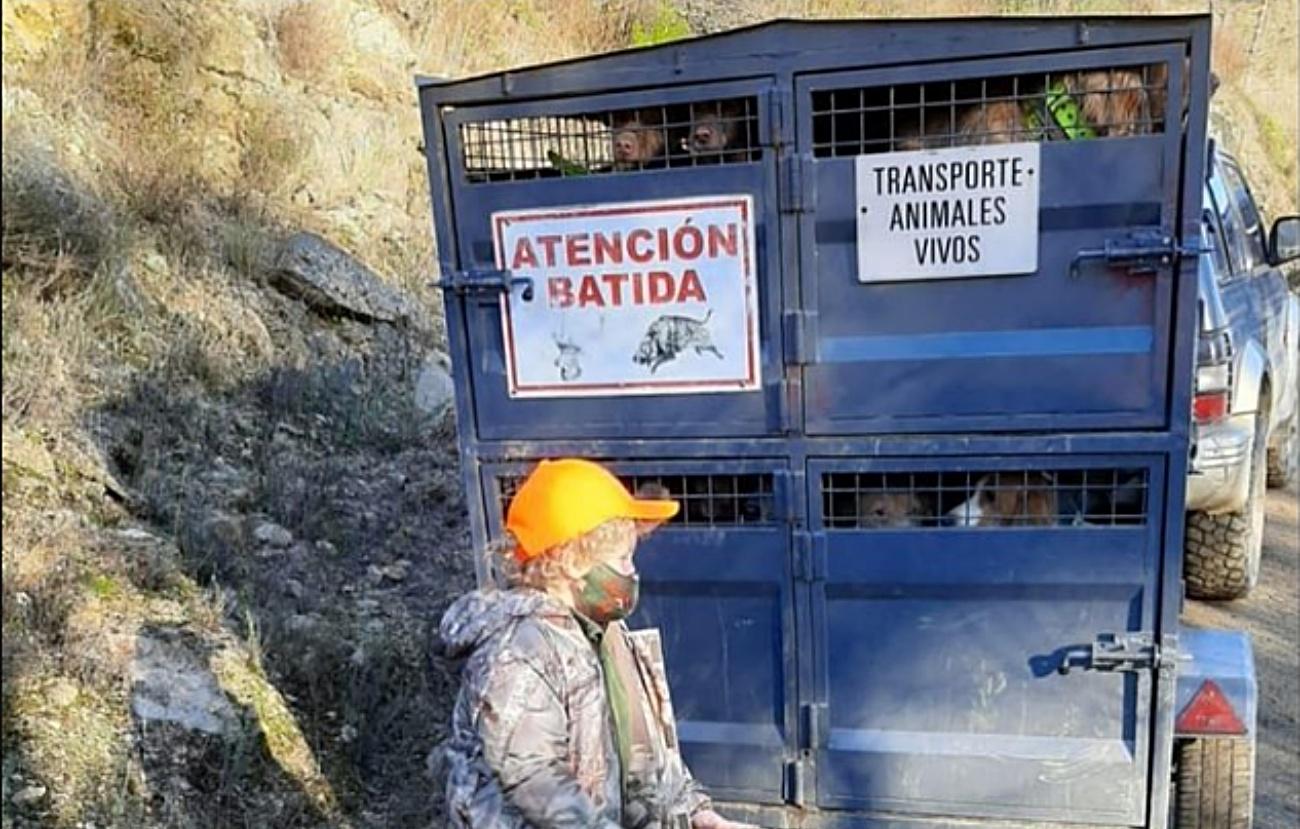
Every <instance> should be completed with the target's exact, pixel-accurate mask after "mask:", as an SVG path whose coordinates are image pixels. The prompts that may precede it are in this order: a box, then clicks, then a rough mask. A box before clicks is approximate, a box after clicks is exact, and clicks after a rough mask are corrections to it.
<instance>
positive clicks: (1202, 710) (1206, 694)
mask: <svg viewBox="0 0 1300 829" xmlns="http://www.w3.org/2000/svg"><path fill="white" fill-rule="evenodd" d="M1174 727H1175V728H1176V729H1177V730H1178V731H1180V732H1183V733H1185V734H1187V733H1190V734H1245V733H1246V726H1245V725H1243V724H1242V722H1241V719H1240V718H1239V717H1238V716H1237V712H1236V711H1233V710H1232V703H1230V702H1228V697H1227V695H1225V694H1224V693H1223V690H1222V689H1220V688H1219V685H1218V683H1216V682H1215V681H1214V680H1212V679H1207V680H1205V681H1204V682H1202V683H1201V687H1200V688H1199V689H1197V691H1196V693H1195V694H1194V695H1193V696H1192V699H1191V702H1189V703H1187V707H1186V708H1184V709H1183V712H1182V713H1181V714H1179V715H1178V722H1177V723H1176V724H1175V726H1174Z"/></svg>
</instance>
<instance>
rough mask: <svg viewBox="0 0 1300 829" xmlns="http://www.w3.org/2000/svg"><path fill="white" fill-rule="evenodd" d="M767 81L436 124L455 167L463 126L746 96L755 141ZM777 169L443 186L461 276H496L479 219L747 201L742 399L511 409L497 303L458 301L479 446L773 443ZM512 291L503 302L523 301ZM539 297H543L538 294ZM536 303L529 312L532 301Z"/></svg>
mask: <svg viewBox="0 0 1300 829" xmlns="http://www.w3.org/2000/svg"><path fill="white" fill-rule="evenodd" d="M771 85H772V84H771V81H770V80H764V81H752V82H743V83H728V84H714V85H711V86H704V87H692V88H690V89H685V90H677V91H674V92H670V93H665V92H658V93H633V94H624V95H619V96H618V97H617V98H616V99H609V98H599V97H595V98H575V99H570V100H565V101H564V102H562V103H557V102H554V101H548V102H545V103H521V104H510V105H504V106H502V105H497V106H485V107H474V108H469V109H460V110H456V111H455V112H454V113H453V114H451V115H450V116H449V117H448V119H447V125H448V131H447V136H446V137H447V144H448V154H449V156H450V157H452V158H459V157H460V152H461V150H460V143H459V137H458V134H457V129H456V127H457V126H458V125H460V124H463V123H469V122H476V121H484V120H493V119H507V118H522V117H528V116H534V115H539V114H546V115H562V114H564V113H581V112H600V111H606V110H613V109H625V108H630V107H635V106H637V105H646V106H650V105H654V106H663V105H666V104H671V103H676V102H678V101H692V100H700V99H705V100H708V99H710V98H719V99H721V98H730V97H735V96H741V95H748V96H754V97H755V98H756V99H757V100H758V101H759V105H758V109H757V114H758V131H759V135H766V134H768V132H769V131H770V129H771V125H770V121H769V119H770V109H769V106H768V105H767V103H766V102H767V101H768V95H769V93H770V91H771ZM775 171H776V162H775V156H774V154H773V153H772V152H770V151H767V152H766V153H765V157H764V160H763V161H762V162H761V163H759V162H755V163H747V164H725V165H715V166H707V167H693V168H678V169H667V170H647V171H640V172H627V173H619V174H618V175H615V176H608V175H596V176H577V177H569V178H541V179H534V180H528V181H512V182H494V183H473V184H470V183H467V182H465V180H464V176H459V177H457V178H456V179H454V181H453V185H452V191H453V196H454V200H455V204H456V239H457V245H458V248H459V250H460V251H461V252H462V256H461V263H462V267H463V268H465V269H467V270H476V269H478V270H491V269H492V268H494V267H495V262H494V256H493V248H492V230H491V221H490V218H491V216H492V214H493V213H494V212H496V211H501V210H518V209H526V208H541V207H556V206H564V207H573V206H580V205H593V204H600V203H602V202H612V201H617V202H629V201H649V200H656V199H671V198H684V197H690V196H704V195H717V194H750V195H752V196H753V198H754V212H755V234H756V236H755V250H756V255H757V258H758V262H759V266H760V267H759V269H758V289H759V291H758V296H759V302H760V320H759V328H760V332H759V333H760V342H761V344H762V377H763V387H762V388H761V389H760V390H758V391H753V392H746V393H741V394H704V395H665V396H656V395H647V396H637V397H606V398H602V399H601V400H600V403H599V405H592V402H591V400H590V399H579V398H565V399H512V398H511V397H510V396H509V394H508V391H507V384H506V361H505V348H504V341H503V337H502V328H501V311H500V305H499V302H498V297H497V295H496V294H482V295H480V296H477V297H473V296H471V297H467V298H462V299H459V300H458V301H457V304H458V306H459V307H460V308H461V309H462V313H463V315H464V323H465V330H466V334H467V337H468V340H469V349H470V350H469V353H470V354H472V355H473V358H472V359H471V360H468V361H467V364H468V370H469V373H470V386H471V387H472V389H473V395H474V415H475V426H476V429H477V432H478V436H479V437H480V438H481V439H485V440H490V439H503V438H563V437H572V436H575V435H583V436H586V437H591V438H601V437H621V436H627V435H656V436H662V437H673V436H696V437H700V436H734V435H760V434H773V433H777V432H779V431H780V430H781V407H782V392H783V390H784V386H783V383H782V377H783V373H784V372H783V369H782V335H781V326H780V325H779V324H778V321H779V320H780V316H781V266H780V240H779V235H778V233H777V230H776V229H777V226H778V220H777V215H778V214H777V209H776V172H775ZM523 290H524V288H523V287H522V286H520V287H517V288H516V289H515V290H514V292H513V294H512V300H511V301H512V302H520V301H522V299H521V296H522V293H523ZM537 295H538V297H540V296H541V295H542V291H541V290H540V288H539V289H538V291H537ZM537 301H540V299H539V300H537Z"/></svg>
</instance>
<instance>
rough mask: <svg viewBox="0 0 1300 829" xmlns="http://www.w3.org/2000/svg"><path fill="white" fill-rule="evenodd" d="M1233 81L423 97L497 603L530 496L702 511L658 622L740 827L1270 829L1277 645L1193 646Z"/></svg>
mask: <svg viewBox="0 0 1300 829" xmlns="http://www.w3.org/2000/svg"><path fill="white" fill-rule="evenodd" d="M1209 44H1210V21H1209V18H1208V17H1206V16H1182V17H1159V18H1089V19H1074V18H1053V19H978V20H975V19H972V20H960V21H955V20H952V21H935V20H928V21H919V20H918V21H888V22H885V21H834V22H796V21H774V22H771V23H767V24H764V25H760V26H756V27H753V28H748V29H742V30H737V31H734V32H729V33H725V34H721V35H717V36H713V37H707V38H700V39H695V40H688V41H683V42H679V43H674V44H668V45H663V46H657V47H652V48H648V49H639V50H632V51H627V52H620V53H615V54H609V55H601V56H595V57H591V58H584V59H580V60H571V61H566V62H561V63H555V64H550V65H545V66H539V67H530V68H526V69H520V70H516V71H509V72H501V73H496V74H492V75H488V76H484V77H479V78H472V79H468V80H460V81H454V82H442V81H434V80H431V79H422V80H421V81H420V82H419V96H420V103H421V108H422V113H423V118H424V132H425V142H426V145H425V146H426V152H427V155H428V170H429V177H430V181H431V184H432V194H433V208H434V220H435V228H436V233H437V240H438V251H439V254H438V258H439V265H440V267H441V277H440V284H441V286H442V287H443V289H444V293H443V296H444V299H445V312H446V322H447V336H448V341H449V344H450V348H451V354H452V362H453V371H454V376H455V380H456V387H457V396H456V415H457V418H458V423H459V435H460V448H461V461H462V465H463V475H464V485H465V488H466V491H467V494H468V503H469V505H470V507H469V508H470V518H471V526H472V530H473V539H474V544H475V548H476V549H477V550H478V551H480V560H479V562H478V565H479V569H478V572H479V576H480V579H482V580H487V579H489V578H490V572H489V567H488V562H487V560H486V558H485V557H484V554H483V551H485V550H486V549H487V547H488V545H489V543H490V542H491V541H492V540H493V539H495V538H497V537H499V534H500V532H501V527H502V523H503V520H502V518H503V507H504V504H505V503H506V501H507V500H508V497H509V495H510V493H511V492H512V487H513V486H514V485H515V483H516V482H517V481H518V480H519V479H520V477H521V476H522V475H523V474H524V473H525V472H526V470H527V469H528V468H529V466H530V465H531V464H532V463H534V462H536V461H537V460H539V459H542V458H547V457H554V456H560V455H580V456H587V457H592V458H596V459H600V460H602V461H604V462H606V463H608V464H609V465H610V466H611V467H612V468H614V469H615V470H616V471H617V472H618V473H619V474H620V475H621V476H623V477H624V479H625V480H626V481H627V482H628V483H629V485H630V486H633V487H640V486H644V485H647V484H653V485H655V486H658V487H663V488H666V489H667V490H668V491H669V492H670V493H671V494H672V495H673V496H674V497H676V498H678V499H680V500H682V501H683V503H684V509H683V511H682V513H681V515H680V516H679V517H678V518H677V519H675V521H674V522H673V523H672V524H670V525H669V526H668V527H667V528H665V529H664V530H663V531H661V532H660V533H658V534H656V535H655V536H653V537H652V539H651V540H649V541H648V542H647V543H646V545H645V549H644V550H643V552H642V553H640V554H639V561H640V567H641V570H642V573H643V600H642V604H641V607H640V610H639V611H638V613H637V615H636V617H635V618H634V620H633V622H634V626H635V625H647V626H657V627H659V628H661V629H662V632H663V639H664V645H665V649H666V655H667V660H668V663H669V664H668V669H669V677H670V682H671V685H672V692H673V695H674V700H675V705H676V709H677V713H678V717H679V731H680V736H681V739H682V744H683V752H684V754H685V756H686V759H687V761H688V763H689V764H690V765H691V767H692V769H693V770H694V772H695V773H696V775H697V776H698V777H699V778H701V779H702V780H703V781H704V782H705V783H706V784H707V785H708V787H709V788H710V789H711V791H712V792H713V793H714V794H715V796H716V797H717V798H718V799H719V800H721V801H724V802H727V803H728V804H729V806H730V807H731V810H732V812H733V813H736V814H739V815H742V816H747V817H749V818H750V819H753V820H755V821H760V822H762V823H763V824H764V825H767V826H811V827H819V826H825V827H841V826H843V827H912V828H919V827H950V826H958V825H960V826H972V825H985V826H990V827H994V826H996V827H1012V826H1057V825H1067V824H1068V825H1075V824H1088V825H1099V826H1144V827H1157V826H1164V825H1167V824H1169V825H1176V826H1179V827H1191V826H1205V827H1210V826H1214V827H1218V826H1224V827H1228V826H1232V827H1238V826H1246V825H1248V824H1249V820H1250V812H1249V799H1250V785H1251V784H1250V780H1251V772H1250V761H1251V759H1252V757H1253V745H1254V743H1253V731H1254V706H1255V686H1254V673H1253V665H1252V657H1251V654H1250V647H1249V641H1248V640H1247V639H1246V637H1245V636H1244V635H1242V634H1238V633H1230V632H1217V633H1214V632H1197V633H1192V632H1188V631H1180V628H1179V619H1178V614H1179V609H1180V604H1181V601H1182V584H1181V581H1180V573H1181V550H1182V548H1183V545H1182V533H1183V519H1184V501H1183V498H1184V482H1185V481H1186V477H1187V458H1188V433H1189V415H1190V406H1191V380H1192V373H1193V351H1194V341H1195V337H1196V331H1197V313H1198V310H1197V272H1196V269H1197V267H1198V256H1197V255H1196V254H1197V253H1198V244H1199V240H1200V234H1199V227H1200V216H1201V213H1200V211H1201V206H1200V200H1199V199H1200V194H1201V191H1202V182H1203V180H1204V176H1205V158H1204V154H1205V144H1206V135H1205V131H1206V101H1207V84H1208V74H1209V73H1208V64H1209ZM1176 748H1177V751H1176ZM1177 758H1181V761H1179V760H1178V759H1177ZM1176 780H1177V781H1178V785H1175V781H1176ZM1224 781H1227V782H1226V783H1225V782H1224ZM1242 781H1245V782H1244V783H1243V782H1242ZM1175 792H1176V798H1175V797H1174V796H1173V793H1175ZM1175 800H1176V801H1177V802H1176V803H1175V802H1174V801H1175Z"/></svg>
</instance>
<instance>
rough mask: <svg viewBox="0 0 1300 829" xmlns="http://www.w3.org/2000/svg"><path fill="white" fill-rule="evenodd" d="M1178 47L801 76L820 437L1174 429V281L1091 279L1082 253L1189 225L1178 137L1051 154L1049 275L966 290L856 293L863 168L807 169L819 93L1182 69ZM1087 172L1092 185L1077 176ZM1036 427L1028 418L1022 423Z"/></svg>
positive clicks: (1104, 274)
mask: <svg viewBox="0 0 1300 829" xmlns="http://www.w3.org/2000/svg"><path fill="white" fill-rule="evenodd" d="M1180 54H1181V52H1180V51H1178V50H1175V49H1173V48H1170V47H1162V48H1146V49H1133V50H1100V51H1094V52H1089V53H1084V54H1082V55H1081V54H1079V53H1067V54H1061V55H1057V56H1052V57H1051V58H1035V59H1033V60H1032V61H1027V60H1025V59H1015V60H1006V59H1004V60H995V61H985V62H973V63H969V64H962V65H960V66H952V65H944V64H939V65H931V66H926V67H923V68H918V67H911V66H909V67H905V68H904V67H897V68H891V69H884V70H873V71H866V72H857V73H834V74H829V75H823V74H815V75H808V76H804V77H802V78H801V79H800V81H799V84H798V89H799V93H798V95H797V100H798V101H799V102H801V104H804V107H805V108H804V110H803V111H802V112H801V113H800V118H799V122H798V123H799V129H800V136H799V145H800V149H801V152H803V153H804V154H805V157H806V159H807V160H805V163H808V164H812V165H813V166H814V167H815V171H814V174H813V175H814V176H815V180H816V186H815V193H816V205H815V208H814V210H813V211H812V212H811V213H810V214H809V215H808V216H807V217H805V218H804V220H803V222H804V230H805V233H808V234H809V235H811V236H812V238H813V239H815V240H816V244H815V245H806V246H804V247H803V248H802V250H801V253H802V257H803V259H802V272H803V273H804V274H806V275H811V276H812V278H807V277H805V278H804V279H803V280H802V281H801V288H802V290H803V295H804V296H803V302H804V305H805V306H806V307H809V308H811V309H813V310H814V311H815V313H816V346H815V348H814V349H813V356H812V358H811V359H810V364H809V365H808V366H807V367H806V368H805V371H804V389H805V401H806V410H805V416H806V418H807V429H808V431H809V432H811V433H820V434H826V433H860V432H887V433H897V432H907V431H933V432H949V431H969V430H971V429H984V430H990V431H1004V430H1019V429H1050V430H1061V429H1080V428H1089V429H1092V428H1115V427H1121V428H1134V427H1153V426H1158V425H1160V424H1162V423H1163V422H1164V420H1165V416H1166V409H1165V404H1166V396H1165V378H1166V376H1167V368H1168V347H1169V338H1168V333H1169V320H1170V315H1171V313H1172V300H1173V294H1172V284H1173V275H1172V272H1171V270H1170V269H1169V268H1162V269H1160V270H1159V271H1158V272H1157V273H1154V274H1150V275H1145V276H1130V275H1128V274H1127V273H1126V272H1124V271H1107V270H1106V269H1105V268H1089V269H1086V270H1085V271H1083V272H1082V274H1081V275H1078V276H1075V275H1072V274H1071V261H1072V260H1073V258H1074V255H1075V253H1076V252H1077V251H1079V250H1083V249H1085V248H1090V247H1097V246H1099V245H1102V244H1104V243H1105V241H1106V240H1107V239H1113V238H1118V237H1121V236H1123V235H1125V234H1126V233H1128V232H1130V231H1132V230H1133V229H1134V228H1135V227H1140V226H1147V227H1166V228H1172V227H1173V226H1174V225H1175V224H1176V211H1177V200H1178V189H1177V188H1178V177H1177V176H1176V175H1170V174H1169V171H1170V170H1171V169H1172V170H1175V171H1176V170H1177V169H1178V168H1179V167H1180V152H1181V150H1180V142H1179V140H1178V135H1177V134H1176V133H1173V132H1171V133H1169V134H1161V135H1153V136H1143V137H1137V138H1130V139H1111V140H1107V141H1101V142H1060V143H1047V144H1044V145H1043V146H1042V148H1041V152H1042V171H1041V192H1040V204H1039V207H1040V229H1039V268H1038V271H1037V273H1034V274H1029V275H1022V276H1009V277H984V278H978V279H968V280H942V281H921V282H906V283H886V284H862V283H859V282H858V280H857V238H856V233H855V230H854V226H855V225H854V221H855V220H854V217H855V212H856V202H855V188H854V163H855V159H854V158H853V157H821V158H811V153H812V139H813V134H812V130H813V126H812V114H811V111H810V107H808V106H807V102H808V101H810V100H811V98H810V95H811V93H812V92H814V91H816V90H830V89H841V88H850V89H852V88H857V87H875V86H885V85H889V84H893V83H915V82H918V81H925V80H931V79H942V80H953V79H959V78H963V77H986V76H996V75H1000V74H1008V73H1015V72H1023V71H1026V69H1027V68H1028V67H1031V66H1032V69H1033V71H1036V72H1046V71H1052V70H1053V69H1054V68H1056V67H1060V68H1061V69H1064V68H1066V67H1068V68H1069V69H1077V68H1079V67H1080V66H1089V65H1091V66H1097V65H1102V66H1121V65H1136V64H1145V63H1153V62H1157V61H1168V62H1172V61H1176V60H1178V58H1179V56H1180ZM1081 170H1087V171H1088V174H1087V175H1085V176H1081V175H1080V174H1079V173H1080V171H1081ZM1027 415H1028V416H1032V417H1033V419H1032V420H1025V416H1027Z"/></svg>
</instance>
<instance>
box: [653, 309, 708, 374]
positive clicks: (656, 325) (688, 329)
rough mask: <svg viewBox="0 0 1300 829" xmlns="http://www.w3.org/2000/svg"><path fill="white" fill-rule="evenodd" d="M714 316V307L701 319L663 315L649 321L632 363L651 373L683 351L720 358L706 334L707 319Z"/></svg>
mask: <svg viewBox="0 0 1300 829" xmlns="http://www.w3.org/2000/svg"><path fill="white" fill-rule="evenodd" d="M712 316H713V309H709V312H708V313H707V314H705V315H704V319H693V318H691V317H682V316H677V315H676V314H664V315H663V316H661V317H659V318H658V319H656V320H655V321H654V322H652V323H650V327H649V328H647V329H646V332H645V337H643V338H642V340H641V344H640V345H639V346H638V347H637V350H636V354H634V355H632V362H634V363H636V364H637V365H642V366H649V367H650V373H651V374H654V373H655V371H657V370H658V368H659V367H660V366H662V365H663V364H664V363H669V362H672V361H673V360H676V359H677V357H678V356H679V355H680V354H681V353H682V352H684V351H686V350H688V349H694V350H695V353H696V354H703V353H704V352H706V351H707V352H709V353H711V354H712V355H713V356H715V357H717V358H718V359H719V360H721V359H723V357H722V352H721V351H719V350H718V349H717V348H716V347H715V346H714V345H713V338H712V337H711V336H710V335H709V329H708V322H709V319H710V318H711V317H712Z"/></svg>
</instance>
